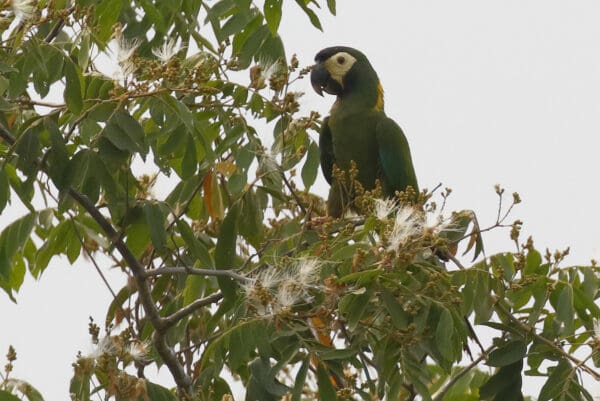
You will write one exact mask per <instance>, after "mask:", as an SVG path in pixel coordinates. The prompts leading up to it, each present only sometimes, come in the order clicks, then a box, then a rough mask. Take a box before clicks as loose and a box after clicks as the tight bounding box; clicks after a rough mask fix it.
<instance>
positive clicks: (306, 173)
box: [301, 142, 321, 189]
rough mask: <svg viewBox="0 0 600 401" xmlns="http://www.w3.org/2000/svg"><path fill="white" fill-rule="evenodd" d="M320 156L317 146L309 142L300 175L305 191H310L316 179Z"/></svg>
mask: <svg viewBox="0 0 600 401" xmlns="http://www.w3.org/2000/svg"><path fill="white" fill-rule="evenodd" d="M320 156H321V153H320V151H319V146H318V145H317V144H316V143H315V142H311V143H310V145H309V146H308V151H307V152H306V162H304V166H302V173H301V175H302V182H303V183H304V187H305V188H306V189H310V187H311V186H312V185H313V184H314V183H315V180H316V179H317V172H318V170H319V164H320Z"/></svg>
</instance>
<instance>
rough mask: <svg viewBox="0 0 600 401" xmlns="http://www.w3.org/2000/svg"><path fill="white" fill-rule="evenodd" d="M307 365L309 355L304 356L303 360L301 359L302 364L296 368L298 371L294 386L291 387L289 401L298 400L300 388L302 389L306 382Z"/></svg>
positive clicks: (300, 392) (300, 394) (308, 364)
mask: <svg viewBox="0 0 600 401" xmlns="http://www.w3.org/2000/svg"><path fill="white" fill-rule="evenodd" d="M309 367H310V357H306V358H304V361H302V365H300V369H298V373H297V374H296V380H295V381H294V388H293V389H292V400H291V401H300V398H301V396H302V390H303V389H304V384H305V383H306V375H307V374H308V368H309Z"/></svg>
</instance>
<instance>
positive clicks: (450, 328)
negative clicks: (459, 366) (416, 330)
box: [435, 308, 454, 361]
mask: <svg viewBox="0 0 600 401" xmlns="http://www.w3.org/2000/svg"><path fill="white" fill-rule="evenodd" d="M452 333H454V321H453V319H452V313H450V311H449V310H448V309H446V308H444V309H442V313H441V314H440V317H439V320H438V324H437V327H436V329H435V342H436V345H437V348H438V350H439V351H440V353H441V354H442V356H443V357H444V359H446V360H447V361H451V360H453V359H454V352H453V344H452V337H453V335H452Z"/></svg>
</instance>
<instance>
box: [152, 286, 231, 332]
mask: <svg viewBox="0 0 600 401" xmlns="http://www.w3.org/2000/svg"><path fill="white" fill-rule="evenodd" d="M222 298H223V294H222V293H220V292H216V293H214V294H212V295H209V296H207V297H204V298H200V299H197V300H195V301H194V302H192V303H191V304H189V305H188V306H186V307H185V308H181V309H179V310H178V311H177V312H175V313H173V314H171V315H169V316H167V317H165V318H163V322H164V325H165V327H171V326H173V325H174V324H176V323H177V322H178V321H180V320H181V319H183V318H185V317H187V316H189V315H191V314H192V313H194V312H196V311H197V310H198V309H200V308H204V307H205V306H208V305H210V304H214V303H217V302H219V301H220V300H221V299H222Z"/></svg>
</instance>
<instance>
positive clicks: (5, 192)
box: [0, 168, 10, 213]
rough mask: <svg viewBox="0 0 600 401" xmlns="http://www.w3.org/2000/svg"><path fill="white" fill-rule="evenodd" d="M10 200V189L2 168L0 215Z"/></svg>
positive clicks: (0, 176) (0, 170)
mask: <svg viewBox="0 0 600 401" xmlns="http://www.w3.org/2000/svg"><path fill="white" fill-rule="evenodd" d="M9 199H10V187H9V182H8V175H7V174H6V171H5V170H4V169H3V168H2V169H0V213H2V211H3V210H4V208H5V207H6V205H7V204H8V200H9Z"/></svg>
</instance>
